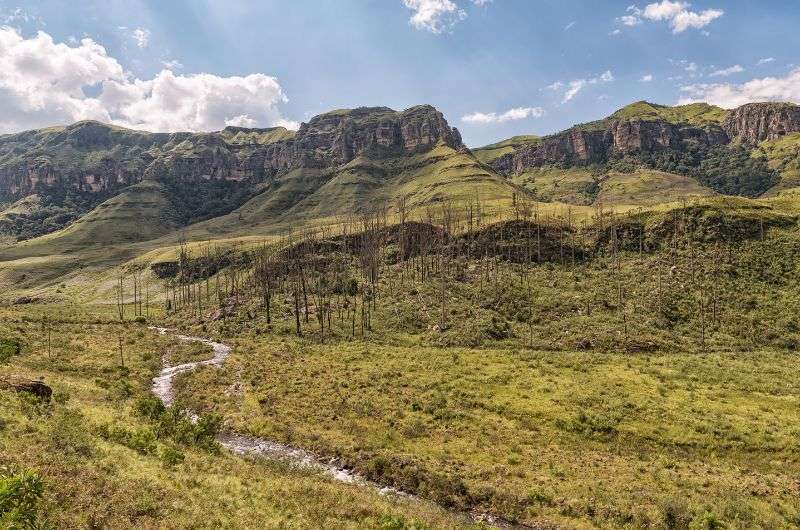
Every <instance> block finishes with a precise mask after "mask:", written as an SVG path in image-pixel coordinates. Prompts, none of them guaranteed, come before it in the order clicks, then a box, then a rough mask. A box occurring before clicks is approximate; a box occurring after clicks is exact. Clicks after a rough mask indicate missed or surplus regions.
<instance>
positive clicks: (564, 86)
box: [545, 70, 614, 103]
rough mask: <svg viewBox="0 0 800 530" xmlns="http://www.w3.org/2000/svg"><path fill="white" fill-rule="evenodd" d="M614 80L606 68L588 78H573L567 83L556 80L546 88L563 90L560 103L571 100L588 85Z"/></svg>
mask: <svg viewBox="0 0 800 530" xmlns="http://www.w3.org/2000/svg"><path fill="white" fill-rule="evenodd" d="M613 80H614V75H613V74H612V73H611V71H610V70H606V71H605V72H603V73H602V74H600V75H597V76H595V77H590V78H583V79H573V80H572V81H569V82H567V83H562V82H561V81H556V82H555V83H553V84H551V85H548V86H547V87H545V88H547V89H548V90H552V91H554V92H560V91H563V94H562V97H561V103H566V102H567V101H570V100H572V99H573V98H574V97H575V96H577V95H578V93H579V92H580V91H581V90H583V89H584V88H586V87H587V86H590V85H597V84H600V83H610V82H611V81H613Z"/></svg>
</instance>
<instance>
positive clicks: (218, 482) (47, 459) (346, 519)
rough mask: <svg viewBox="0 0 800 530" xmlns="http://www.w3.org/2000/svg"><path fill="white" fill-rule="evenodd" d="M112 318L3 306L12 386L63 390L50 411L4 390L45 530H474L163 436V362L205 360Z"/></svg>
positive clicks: (8, 457)
mask: <svg viewBox="0 0 800 530" xmlns="http://www.w3.org/2000/svg"><path fill="white" fill-rule="evenodd" d="M109 309H110V308H102V307H97V308H89V307H86V306H68V305H59V306H48V307H43V306H41V305H37V306H29V307H27V308H20V307H16V308H14V309H13V310H9V309H8V308H1V309H0V311H1V312H2V318H1V319H0V334H2V336H3V337H13V338H14V339H15V340H20V341H21V342H22V345H23V350H22V353H21V355H18V356H14V357H12V359H11V360H10V362H9V363H7V364H2V365H0V377H9V376H12V375H13V376H14V377H31V378H43V379H44V381H45V382H46V383H47V384H49V385H51V386H52V387H53V389H54V392H55V393H54V398H53V401H52V403H50V404H44V403H39V402H37V401H35V400H33V399H32V398H31V399H29V398H28V397H27V395H26V394H15V393H13V392H10V391H7V390H0V397H2V399H0V469H3V470H5V471H6V472H10V471H11V470H13V471H16V472H19V471H21V470H30V471H32V472H35V473H37V474H38V475H39V476H40V477H42V479H43V482H44V486H45V493H44V497H43V499H42V501H41V502H40V503H39V506H38V512H39V513H38V520H39V522H40V523H41V524H42V526H41V527H42V528H49V527H53V528H247V527H251V525H252V524H253V521H258V526H259V527H260V528H364V529H372V528H386V529H395V528H440V527H441V528H463V527H469V526H470V524H468V523H467V522H466V520H465V518H464V517H460V516H452V515H448V514H447V513H445V512H443V511H441V510H440V509H437V508H435V507H433V506H432V505H429V504H426V503H425V502H421V501H410V500H407V499H403V498H398V497H392V496H388V497H387V496H382V495H379V494H378V493H377V492H376V491H373V490H369V489H365V488H361V487H357V486H348V485H343V484H339V483H334V482H332V481H331V480H329V479H327V478H325V477H321V476H318V475H315V474H313V473H310V472H306V471H302V470H297V469H293V468H289V467H287V466H285V465H282V464H279V463H274V462H273V463H270V462H250V461H246V460H242V459H240V458H236V457H233V456H229V455H227V454H224V453H221V452H218V451H215V450H213V447H211V448H203V447H200V446H194V445H191V444H188V445H187V444H181V443H177V442H175V441H174V440H172V439H170V438H167V437H158V436H156V434H154V431H153V430H154V426H153V425H152V424H151V423H149V422H148V421H146V420H145V419H143V418H141V417H140V416H139V415H137V414H136V413H135V410H134V409H135V404H136V402H137V400H138V399H139V398H141V397H142V396H145V395H147V394H148V393H149V385H150V378H151V377H152V375H153V374H154V373H155V372H156V371H157V370H158V369H159V368H160V366H161V362H160V355H161V354H162V353H168V354H170V355H172V356H180V357H181V358H185V357H187V356H190V357H196V356H198V355H200V354H201V353H202V352H200V351H192V350H187V349H186V347H185V346H181V345H180V344H179V343H176V342H175V341H173V340H170V339H165V338H162V337H159V336H158V335H156V334H154V333H153V332H151V331H148V330H147V329H146V328H145V326H144V325H143V324H135V323H128V324H124V325H122V324H119V322H118V321H117V320H115V319H114V318H113V316H112V313H111V311H110V310H109ZM65 315H68V316H67V317H65ZM44 316H48V317H49V319H50V320H49V324H47V326H48V327H50V328H51V347H50V349H49V351H50V352H51V355H48V348H47V346H46V342H45V340H44V336H45V335H43V327H42V319H43V317H44ZM120 336H122V337H123V357H124V362H125V366H124V368H123V367H122V366H121V360H120V356H119V353H118V348H119V346H118V337H120ZM4 502H5V501H4ZM2 515H3V514H0V516H2Z"/></svg>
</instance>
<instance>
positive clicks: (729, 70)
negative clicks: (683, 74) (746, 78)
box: [708, 64, 744, 77]
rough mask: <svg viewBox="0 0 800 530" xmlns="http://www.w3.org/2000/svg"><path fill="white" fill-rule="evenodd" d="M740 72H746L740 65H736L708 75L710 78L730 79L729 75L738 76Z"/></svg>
mask: <svg viewBox="0 0 800 530" xmlns="http://www.w3.org/2000/svg"><path fill="white" fill-rule="evenodd" d="M740 72H744V68H742V67H741V66H740V65H738V64H734V65H733V66H729V67H728V68H720V69H719V70H714V71H713V72H711V73H710V74H708V75H709V77H728V76H729V75H733V74H738V73H740Z"/></svg>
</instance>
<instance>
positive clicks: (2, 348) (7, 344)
mask: <svg viewBox="0 0 800 530" xmlns="http://www.w3.org/2000/svg"><path fill="white" fill-rule="evenodd" d="M21 351H22V344H21V343H20V341H19V340H17V339H12V338H0V363H5V362H8V360H9V359H11V357H12V356H14V355H19V354H20V352H21Z"/></svg>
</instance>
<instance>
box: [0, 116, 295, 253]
mask: <svg viewBox="0 0 800 530" xmlns="http://www.w3.org/2000/svg"><path fill="white" fill-rule="evenodd" d="M292 134H293V133H291V132H290V131H287V130H285V129H283V128H280V127H278V128H274V129H253V130H247V131H242V130H240V129H238V128H233V127H231V128H226V129H225V130H223V131H220V132H219V133H211V134H205V133H199V134H193V133H174V134H162V133H159V134H154V133H148V132H144V131H134V130H129V129H124V128H121V127H116V126H111V125H105V124H102V123H98V122H93V121H84V122H78V123H75V124H73V125H69V126H66V127H52V128H48V129H40V130H35V131H26V132H23V133H18V134H11V135H4V136H0V203H2V202H5V203H12V202H16V201H19V200H20V199H24V198H25V197H28V196H32V195H35V196H36V197H37V205H36V208H34V209H32V210H31V211H29V212H9V213H7V214H4V215H3V222H2V223H0V231H3V232H5V233H7V234H11V235H13V236H15V237H17V238H18V239H30V238H32V237H36V236H39V235H42V234H45V233H49V232H52V231H54V230H57V229H59V228H63V227H65V226H67V225H69V224H70V223H71V222H73V221H74V220H76V219H77V218H78V217H80V216H81V215H83V214H85V213H87V212H88V211H90V210H91V209H92V208H94V207H95V206H97V205H98V204H100V203H101V202H103V201H104V200H106V199H108V198H110V197H113V196H114V195H116V194H117V193H120V192H121V191H122V190H124V189H125V188H126V187H128V186H131V185H134V184H137V183H139V182H142V181H145V180H156V181H159V182H161V183H163V184H165V186H166V187H167V190H168V191H169V192H170V194H171V195H172V197H173V202H174V203H175V206H176V207H177V212H178V213H180V214H181V215H180V220H181V221H182V222H183V223H189V222H193V221H197V220H200V219H205V218H208V217H210V216H215V215H220V214H222V213H227V212H229V211H231V210H232V209H234V208H236V207H237V206H239V205H240V204H242V203H243V202H244V201H245V200H247V199H248V198H250V197H251V196H252V194H253V193H254V192H255V190H254V189H252V187H250V186H243V185H241V183H242V182H249V183H251V184H252V183H255V182H257V181H259V180H260V179H261V178H263V176H264V174H265V171H266V170H265V168H263V167H261V165H260V164H258V163H254V162H253V158H256V159H258V155H259V152H260V149H261V148H263V146H265V145H269V144H271V143H273V142H275V141H278V140H281V139H285V138H290V137H291V136H292Z"/></svg>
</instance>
